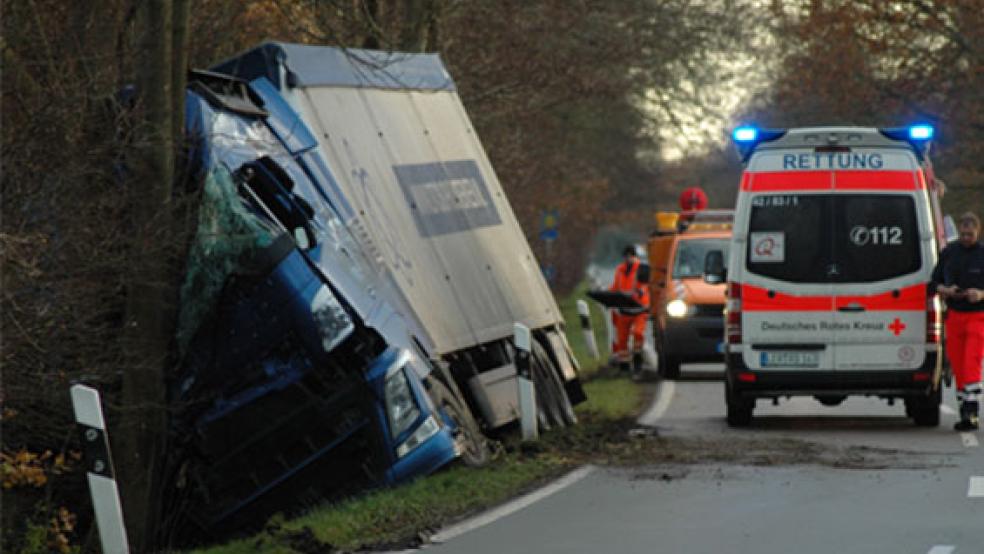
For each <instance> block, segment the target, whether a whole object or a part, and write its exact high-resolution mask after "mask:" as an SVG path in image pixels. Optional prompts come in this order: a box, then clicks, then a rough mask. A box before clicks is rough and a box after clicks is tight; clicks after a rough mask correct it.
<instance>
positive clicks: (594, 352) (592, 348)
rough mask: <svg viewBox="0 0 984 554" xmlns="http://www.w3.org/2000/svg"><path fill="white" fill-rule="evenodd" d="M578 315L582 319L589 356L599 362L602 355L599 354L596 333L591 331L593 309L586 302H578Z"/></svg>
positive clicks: (582, 328)
mask: <svg viewBox="0 0 984 554" xmlns="http://www.w3.org/2000/svg"><path fill="white" fill-rule="evenodd" d="M577 315H578V316H580V318H581V331H582V332H583V333H584V344H586V345H587V347H588V354H589V355H590V356H591V357H592V358H594V359H596V360H597V359H598V358H600V357H601V354H600V353H599V352H598V343H597V342H596V341H595V336H594V331H592V330H591V308H590V307H589V306H588V303H587V302H585V301H584V300H578V301H577Z"/></svg>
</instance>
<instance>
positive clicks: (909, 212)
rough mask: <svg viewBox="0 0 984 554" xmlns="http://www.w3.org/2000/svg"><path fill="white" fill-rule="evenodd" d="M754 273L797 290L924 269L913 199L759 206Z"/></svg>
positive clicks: (802, 198) (805, 200)
mask: <svg viewBox="0 0 984 554" xmlns="http://www.w3.org/2000/svg"><path fill="white" fill-rule="evenodd" d="M747 248H748V251H747V253H746V255H747V268H748V270H749V271H751V272H753V273H756V274H758V275H763V276H765V277H771V278H773V279H779V280H782V281H789V282H794V283H867V282H873V281H882V280H885V279H891V278H894V277H898V276H900V275H906V274H908V273H912V272H913V271H916V270H918V269H919V267H920V262H921V256H920V250H919V226H918V219H917V217H916V208H915V202H914V201H913V198H912V196H910V195H906V194H877V195H874V194H834V195H831V194H825V195H824V194H812V195H811V194H780V195H759V196H756V197H755V198H753V199H752V212H751V218H750V222H749V227H748V246H747Z"/></svg>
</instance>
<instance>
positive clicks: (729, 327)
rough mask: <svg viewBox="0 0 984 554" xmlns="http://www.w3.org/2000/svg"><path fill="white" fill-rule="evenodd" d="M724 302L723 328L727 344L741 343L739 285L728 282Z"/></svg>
mask: <svg viewBox="0 0 984 554" xmlns="http://www.w3.org/2000/svg"><path fill="white" fill-rule="evenodd" d="M725 294H726V301H725V304H724V314H725V316H724V317H725V321H724V330H725V336H726V338H727V340H726V342H727V343H728V344H741V285H740V284H738V283H730V282H729V283H728V287H727V292H726V293H725Z"/></svg>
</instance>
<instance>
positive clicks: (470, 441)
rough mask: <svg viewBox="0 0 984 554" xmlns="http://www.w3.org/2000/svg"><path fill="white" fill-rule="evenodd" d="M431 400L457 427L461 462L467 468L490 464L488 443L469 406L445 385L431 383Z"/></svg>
mask: <svg viewBox="0 0 984 554" xmlns="http://www.w3.org/2000/svg"><path fill="white" fill-rule="evenodd" d="M431 383H432V385H431V389H430V393H431V398H433V399H434V404H436V405H437V406H438V407H439V409H440V410H441V411H443V412H444V416H445V417H446V418H447V419H449V420H450V421H451V423H452V424H453V425H454V426H455V431H454V436H455V440H456V441H460V443H461V447H462V448H461V461H462V462H464V463H465V465H467V466H471V467H481V466H484V465H485V464H487V463H488V462H489V458H490V457H491V454H490V453H489V447H488V442H487V441H486V440H485V435H483V434H482V430H481V428H479V426H478V422H476V421H475V418H474V417H473V416H472V413H471V410H469V409H468V405H467V404H465V403H464V402H463V401H461V400H460V399H459V398H456V397H455V396H454V395H453V394H452V393H451V391H450V390H449V389H448V388H447V387H446V386H445V385H444V383H442V382H440V381H438V380H437V379H433V380H432V381H431Z"/></svg>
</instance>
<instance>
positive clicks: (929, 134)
mask: <svg viewBox="0 0 984 554" xmlns="http://www.w3.org/2000/svg"><path fill="white" fill-rule="evenodd" d="M909 138H910V139H911V140H930V139H932V138H933V126H932V125H913V126H912V127H909Z"/></svg>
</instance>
